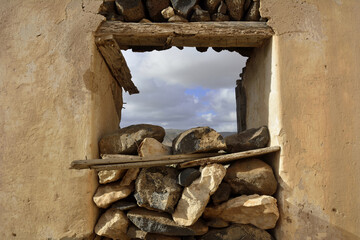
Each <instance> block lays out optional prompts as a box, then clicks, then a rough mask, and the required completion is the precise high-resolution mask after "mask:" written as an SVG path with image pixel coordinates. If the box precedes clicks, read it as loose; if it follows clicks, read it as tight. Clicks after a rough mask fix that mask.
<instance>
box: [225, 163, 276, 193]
mask: <svg viewBox="0 0 360 240" xmlns="http://www.w3.org/2000/svg"><path fill="white" fill-rule="evenodd" d="M224 181H226V182H228V183H229V184H230V185H231V188H232V192H233V193H234V194H238V195H243V194H246V195H250V194H255V193H256V194H260V195H273V194H274V193H275V192H276V188H277V181H276V179H275V176H274V173H273V170H272V168H271V167H270V166H269V165H268V164H266V163H265V162H263V161H261V160H259V159H255V158H252V159H245V160H241V161H237V162H235V163H233V164H231V165H230V167H229V168H228V169H227V172H226V176H225V178H224Z"/></svg>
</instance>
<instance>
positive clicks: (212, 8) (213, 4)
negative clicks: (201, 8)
mask: <svg viewBox="0 0 360 240" xmlns="http://www.w3.org/2000/svg"><path fill="white" fill-rule="evenodd" d="M220 2H221V0H205V1H204V4H205V9H206V10H208V11H209V13H214V12H216V9H217V7H218V6H219V4H220Z"/></svg>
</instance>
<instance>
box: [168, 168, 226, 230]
mask: <svg viewBox="0 0 360 240" xmlns="http://www.w3.org/2000/svg"><path fill="white" fill-rule="evenodd" d="M225 173H226V169H225V168H224V166H223V165H220V164H210V165H207V166H205V167H204V168H203V169H202V170H201V176H200V178H198V179H196V180H195V181H194V182H193V183H192V184H191V185H190V186H189V187H186V188H185V189H184V191H183V193H182V195H181V198H180V201H179V203H178V205H177V207H176V210H175V212H174V213H173V215H172V217H173V219H174V221H175V222H176V223H177V224H179V225H182V226H191V225H193V224H194V223H195V222H196V221H197V220H198V219H199V218H200V216H201V215H202V213H203V211H204V209H205V207H206V205H207V204H208V202H209V200H210V196H211V195H212V194H214V192H215V191H216V190H217V188H218V187H219V185H220V183H221V181H222V179H223V178H224V176H225Z"/></svg>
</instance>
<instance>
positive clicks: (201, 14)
mask: <svg viewBox="0 0 360 240" xmlns="http://www.w3.org/2000/svg"><path fill="white" fill-rule="evenodd" d="M210 20H211V19H210V14H209V12H208V11H205V10H203V9H201V8H200V7H199V5H196V6H195V7H194V12H193V14H192V15H191V18H190V21H191V22H206V21H210Z"/></svg>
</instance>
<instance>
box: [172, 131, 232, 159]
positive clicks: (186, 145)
mask: <svg viewBox="0 0 360 240" xmlns="http://www.w3.org/2000/svg"><path fill="white" fill-rule="evenodd" d="M224 149H226V145H225V141H224V139H223V137H222V136H221V135H220V134H219V133H218V132H216V131H215V130H214V129H212V128H209V127H197V128H191V129H189V130H186V131H184V132H182V133H180V134H179V135H178V136H177V137H176V138H175V139H174V140H173V152H174V154H188V153H200V152H217V151H219V150H224Z"/></svg>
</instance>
